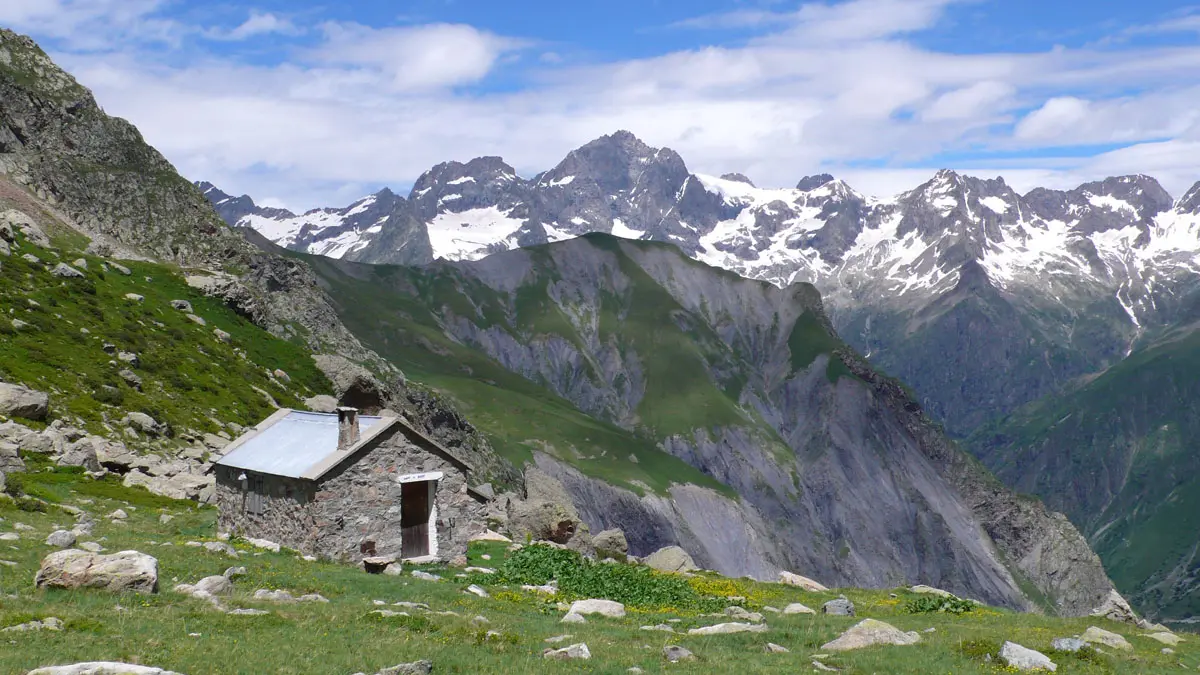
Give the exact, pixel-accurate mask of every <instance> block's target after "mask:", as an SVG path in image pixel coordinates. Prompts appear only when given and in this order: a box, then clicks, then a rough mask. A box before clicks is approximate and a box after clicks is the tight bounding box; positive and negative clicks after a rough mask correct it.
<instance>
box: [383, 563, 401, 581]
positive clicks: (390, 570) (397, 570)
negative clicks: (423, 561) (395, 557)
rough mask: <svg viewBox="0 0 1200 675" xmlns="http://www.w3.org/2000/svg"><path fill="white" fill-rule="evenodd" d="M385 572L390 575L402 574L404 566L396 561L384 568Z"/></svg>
mask: <svg viewBox="0 0 1200 675" xmlns="http://www.w3.org/2000/svg"><path fill="white" fill-rule="evenodd" d="M383 573H384V574H385V575H387V576H389V577H398V576H400V575H401V574H404V566H403V565H401V564H400V563H398V562H394V563H392V564H391V565H388V566H387V567H385V568H383Z"/></svg>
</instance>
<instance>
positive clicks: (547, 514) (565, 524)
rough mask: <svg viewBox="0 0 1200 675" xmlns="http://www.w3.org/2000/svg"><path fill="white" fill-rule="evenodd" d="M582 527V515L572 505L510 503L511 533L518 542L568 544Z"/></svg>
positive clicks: (509, 524)
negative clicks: (525, 540)
mask: <svg viewBox="0 0 1200 675" xmlns="http://www.w3.org/2000/svg"><path fill="white" fill-rule="evenodd" d="M579 524H580V523H579V514H578V513H577V512H576V511H575V507H574V506H571V505H570V503H569V502H568V503H567V504H562V503H558V502H547V501H528V500H522V499H514V500H512V501H510V502H509V503H508V529H509V530H510V531H511V532H512V533H513V534H514V535H515V536H517V537H519V538H525V537H529V538H530V539H533V540H535V541H551V542H554V543H556V544H566V543H567V542H569V541H570V540H571V538H572V537H574V536H575V532H576V530H577V528H578V527H579Z"/></svg>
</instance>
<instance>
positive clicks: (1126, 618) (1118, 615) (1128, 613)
mask: <svg viewBox="0 0 1200 675" xmlns="http://www.w3.org/2000/svg"><path fill="white" fill-rule="evenodd" d="M1091 614H1092V616H1098V617H1104V618H1105V619H1109V620H1110V621H1118V622H1120V623H1128V624H1133V625H1137V623H1138V618H1137V614H1135V613H1134V612H1133V608H1132V607H1130V606H1129V603H1128V602H1126V601H1125V598H1123V597H1121V594H1120V593H1118V592H1117V591H1116V590H1115V589H1113V590H1110V591H1109V592H1108V597H1106V598H1104V602H1102V603H1100V606H1099V607H1097V608H1096V609H1093V610H1092V612H1091Z"/></svg>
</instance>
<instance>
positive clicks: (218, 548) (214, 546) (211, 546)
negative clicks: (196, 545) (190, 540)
mask: <svg viewBox="0 0 1200 675" xmlns="http://www.w3.org/2000/svg"><path fill="white" fill-rule="evenodd" d="M204 550H205V551H208V552H210V553H221V554H224V555H227V556H229V557H230V558H236V557H238V552H237V549H235V548H234V547H232V546H230V545H229V544H226V543H225V542H223V541H206V542H204ZM230 569H240V570H242V573H243V574H244V573H245V571H246V568H244V567H237V568H230Z"/></svg>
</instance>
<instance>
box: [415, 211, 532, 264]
mask: <svg viewBox="0 0 1200 675" xmlns="http://www.w3.org/2000/svg"><path fill="white" fill-rule="evenodd" d="M509 213H511V211H509V212H504V211H501V210H500V209H499V208H498V207H495V206H489V207H487V208H482V209H467V210H466V211H462V212H460V213H439V214H438V215H436V216H434V218H433V220H431V221H429V223H428V225H427V227H428V230H429V243H430V244H432V246H433V257H435V258H444V259H446V260H478V259H479V258H482V257H484V256H485V255H487V253H488V250H487V249H488V248H489V247H491V246H495V245H497V244H502V245H504V247H505V248H512V247H513V245H514V242H511V241H508V239H509V237H511V236H512V235H514V234H516V232H517V230H519V229H521V226H522V225H523V224H524V221H523V220H521V219H520V218H512V217H510V216H509V215H508V214H509Z"/></svg>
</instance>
